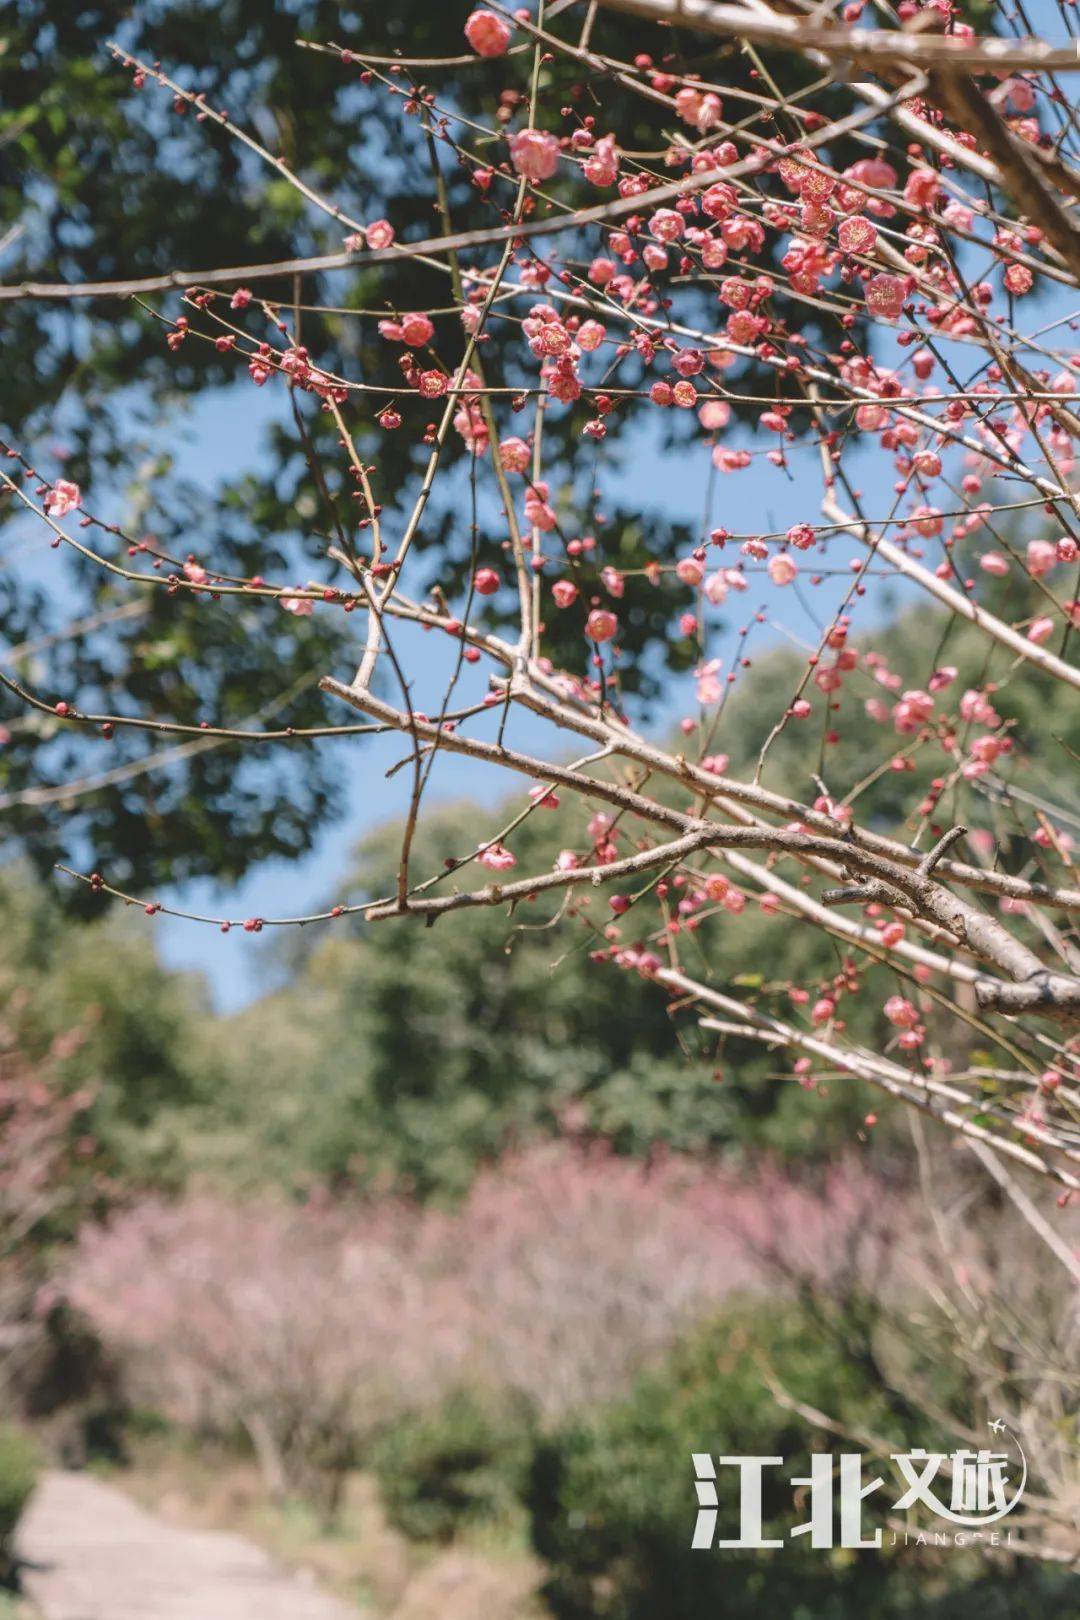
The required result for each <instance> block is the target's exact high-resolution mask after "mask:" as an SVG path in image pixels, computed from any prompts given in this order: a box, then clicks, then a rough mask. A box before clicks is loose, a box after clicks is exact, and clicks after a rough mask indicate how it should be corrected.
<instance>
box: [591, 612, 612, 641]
mask: <svg viewBox="0 0 1080 1620" xmlns="http://www.w3.org/2000/svg"><path fill="white" fill-rule="evenodd" d="M618 629H619V621H618V619H617V618H616V617H615V615H614V613H612V612H611V610H610V608H593V610H592V612H591V613H590V614H589V617H588V618H587V619H586V620H585V634H586V635H587V636H588V637H589V638H590V640H592V641H610V640H611V638H612V636H614V635H616V634H617V632H618Z"/></svg>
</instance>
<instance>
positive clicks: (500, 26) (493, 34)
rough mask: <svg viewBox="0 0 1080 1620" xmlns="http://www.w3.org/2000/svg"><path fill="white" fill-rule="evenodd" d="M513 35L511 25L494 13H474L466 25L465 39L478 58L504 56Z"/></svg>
mask: <svg viewBox="0 0 1080 1620" xmlns="http://www.w3.org/2000/svg"><path fill="white" fill-rule="evenodd" d="M512 33H513V30H512V28H511V27H510V24H509V23H508V22H506V21H505V19H504V18H502V17H497V16H496V15H495V13H494V12H493V11H484V10H480V11H474V12H473V14H472V16H471V17H469V18H468V19H467V20H466V23H465V38H466V39H467V40H468V42H469V44H470V45H471V46H472V48H473V50H474V51H475V52H476V54H477V56H503V55H505V53H506V48H507V46H508V45H509V44H510V36H511V34H512Z"/></svg>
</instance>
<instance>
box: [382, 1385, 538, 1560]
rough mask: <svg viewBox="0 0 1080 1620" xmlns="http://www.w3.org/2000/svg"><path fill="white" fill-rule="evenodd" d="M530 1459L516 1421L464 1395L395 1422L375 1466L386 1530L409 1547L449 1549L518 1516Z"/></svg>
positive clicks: (525, 1432)
mask: <svg viewBox="0 0 1080 1620" xmlns="http://www.w3.org/2000/svg"><path fill="white" fill-rule="evenodd" d="M529 1453H530V1440H529V1435H528V1430H527V1428H526V1426H525V1423H524V1421H523V1420H522V1417H521V1415H520V1414H518V1415H515V1414H514V1413H512V1412H510V1411H508V1410H506V1409H505V1408H502V1409H495V1408H493V1407H491V1406H485V1405H483V1404H481V1402H480V1401H478V1400H477V1399H476V1398H474V1397H473V1396H470V1395H467V1394H461V1395H458V1396H455V1397H454V1398H452V1399H451V1400H449V1401H447V1402H446V1403H445V1404H444V1405H443V1406H441V1407H439V1408H438V1409H437V1410H435V1411H433V1412H430V1413H426V1414H423V1415H420V1416H417V1417H415V1418H411V1419H405V1420H403V1421H401V1422H398V1423H395V1424H394V1425H393V1427H392V1428H391V1429H389V1430H388V1431H387V1432H386V1434H384V1436H383V1437H382V1438H381V1439H380V1441H379V1442H378V1443H377V1445H376V1448H375V1452H374V1456H373V1466H374V1468H375V1472H376V1474H377V1476H378V1480H379V1490H380V1494H381V1498H382V1502H383V1506H384V1507H385V1509H386V1512H387V1515H388V1517H389V1519H390V1522H391V1524H393V1525H394V1526H395V1527H396V1528H397V1529H398V1530H401V1531H402V1532H403V1533H404V1534H405V1535H407V1536H409V1537H410V1538H411V1539H412V1540H414V1541H428V1542H448V1541H451V1540H453V1539H454V1538H455V1537H456V1536H458V1535H460V1534H461V1533H462V1532H464V1531H467V1530H470V1529H473V1528H475V1527H477V1526H480V1525H499V1524H503V1525H505V1524H506V1522H507V1521H508V1520H510V1519H512V1518H513V1517H515V1516H517V1515H519V1514H520V1511H521V1509H520V1501H521V1496H522V1493H523V1491H524V1486H525V1479H526V1474H527V1471H528V1462H529Z"/></svg>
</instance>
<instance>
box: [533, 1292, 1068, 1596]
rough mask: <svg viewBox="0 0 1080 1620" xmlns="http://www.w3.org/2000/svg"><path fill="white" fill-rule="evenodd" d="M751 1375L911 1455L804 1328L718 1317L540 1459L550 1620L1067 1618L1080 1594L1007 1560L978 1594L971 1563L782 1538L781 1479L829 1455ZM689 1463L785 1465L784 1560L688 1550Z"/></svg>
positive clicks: (872, 1398) (850, 1372) (793, 1517)
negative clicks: (729, 1458)
mask: <svg viewBox="0 0 1080 1620" xmlns="http://www.w3.org/2000/svg"><path fill="white" fill-rule="evenodd" d="M766 1370H767V1372H768V1374H769V1375H770V1376H773V1377H775V1378H776V1379H777V1380H778V1381H779V1383H780V1384H781V1385H782V1386H783V1388H784V1389H785V1390H786V1391H787V1393H788V1394H789V1395H790V1396H792V1397H794V1398H795V1399H796V1400H799V1401H803V1402H806V1403H807V1404H808V1405H810V1406H813V1407H816V1408H817V1409H819V1410H821V1411H823V1412H825V1413H826V1414H828V1415H829V1416H830V1417H831V1418H834V1419H835V1420H836V1421H838V1422H840V1423H841V1424H842V1425H847V1426H849V1427H850V1428H852V1429H855V1430H858V1429H859V1428H860V1427H865V1429H867V1430H869V1431H871V1432H877V1433H881V1434H883V1435H887V1436H888V1437H889V1439H890V1440H892V1439H894V1438H895V1440H896V1441H897V1442H902V1441H905V1439H906V1438H907V1439H908V1440H910V1443H911V1444H917V1443H918V1439H917V1437H916V1436H915V1435H914V1434H910V1435H906V1433H905V1426H904V1425H903V1424H902V1423H901V1422H900V1421H899V1420H898V1418H897V1416H896V1414H895V1412H890V1411H888V1410H887V1408H886V1407H885V1405H884V1402H883V1399H882V1392H881V1389H880V1386H879V1385H878V1384H877V1383H876V1382H875V1381H874V1380H873V1379H871V1378H869V1377H868V1376H866V1374H865V1373H864V1372H863V1371H861V1370H860V1368H859V1367H858V1365H856V1364H854V1363H852V1362H850V1361H849V1360H847V1359H846V1357H845V1354H844V1349H843V1346H842V1344H838V1343H837V1342H835V1341H833V1340H831V1339H826V1338H824V1337H823V1336H822V1334H821V1333H820V1331H819V1329H818V1327H817V1325H816V1324H815V1322H814V1321H813V1320H811V1319H807V1318H805V1317H803V1316H802V1315H801V1314H800V1313H799V1312H797V1311H794V1310H791V1309H788V1308H780V1307H777V1308H774V1309H772V1310H769V1311H764V1310H762V1308H761V1307H758V1308H756V1309H755V1310H753V1311H749V1310H747V1311H743V1312H738V1313H735V1314H732V1315H729V1316H725V1317H724V1318H722V1319H721V1320H720V1321H718V1322H717V1323H716V1324H715V1325H714V1326H713V1327H712V1328H710V1329H709V1330H708V1331H706V1332H704V1333H702V1334H700V1335H699V1336H698V1337H697V1338H696V1339H695V1340H694V1341H692V1342H690V1343H687V1344H686V1345H684V1346H683V1347H681V1348H680V1349H679V1350H678V1351H677V1352H676V1353H675V1354H674V1355H673V1356H672V1357H671V1359H670V1360H669V1362H668V1363H667V1364H666V1365H665V1366H664V1367H663V1368H662V1369H661V1370H660V1371H658V1372H656V1373H653V1374H650V1375H648V1376H646V1377H645V1378H644V1379H643V1380H642V1381H641V1383H640V1384H639V1386H638V1388H637V1389H636V1391H635V1392H634V1394H633V1395H632V1396H631V1397H630V1398H629V1399H627V1400H626V1401H624V1402H622V1403H621V1404H619V1405H617V1406H614V1407H612V1408H609V1409H608V1410H607V1411H604V1412H601V1413H599V1414H597V1415H596V1416H595V1417H594V1418H593V1420H592V1421H591V1422H589V1423H587V1424H581V1425H579V1426H574V1427H570V1428H567V1429H565V1430H564V1431H563V1432H561V1433H560V1434H557V1435H555V1436H554V1437H552V1438H550V1439H549V1440H547V1441H546V1442H545V1443H543V1444H542V1445H541V1446H540V1447H539V1448H538V1450H537V1453H536V1456H535V1460H534V1464H533V1469H532V1476H531V1481H530V1490H529V1505H530V1509H531V1513H532V1522H533V1536H534V1541H535V1545H536V1549H537V1551H538V1552H539V1554H540V1555H541V1556H542V1557H543V1558H544V1559H545V1560H546V1561H547V1563H548V1565H549V1566H550V1571H551V1574H550V1578H549V1581H548V1583H547V1586H546V1589H545V1595H546V1597H547V1601H548V1603H549V1604H550V1607H551V1611H552V1613H553V1615H555V1616H556V1617H557V1620H654V1617H656V1616H660V1615H662V1616H663V1620H701V1617H702V1616H705V1615H708V1616H709V1620H758V1617H760V1616H765V1615H767V1616H770V1617H771V1616H773V1615H777V1616H779V1615H783V1616H785V1617H786V1620H863V1617H864V1616H867V1615H874V1616H875V1617H882V1620H884V1617H890V1620H891V1617H897V1620H899V1617H901V1616H903V1617H905V1620H906V1617H909V1616H910V1617H912V1620H914V1617H915V1616H920V1617H925V1616H933V1617H935V1620H938V1617H940V1620H945V1617H946V1616H949V1617H962V1620H985V1617H991V1620H998V1617H1000V1620H1007V1617H1008V1620H1011V1617H1014V1616H1021V1617H1023V1620H1043V1617H1044V1616H1046V1615H1049V1614H1050V1613H1055V1612H1056V1613H1062V1614H1064V1613H1071V1612H1073V1606H1074V1605H1075V1604H1076V1602H1077V1601H1078V1600H1080V1581H1078V1580H1077V1578H1076V1577H1075V1576H1067V1575H1065V1576H1061V1575H1058V1574H1056V1573H1054V1572H1050V1573H1045V1572H1043V1571H1040V1570H1035V1569H1033V1568H1032V1567H1031V1566H1030V1565H1028V1564H1026V1563H1025V1561H1024V1560H1022V1559H1021V1560H1019V1561H1018V1567H1017V1568H1015V1569H1008V1570H1004V1571H1002V1570H999V1569H997V1568H995V1571H994V1573H993V1576H992V1578H991V1577H988V1576H987V1574H986V1564H985V1561H984V1558H983V1555H982V1553H976V1554H975V1555H974V1557H968V1556H966V1555H965V1554H964V1553H963V1552H961V1551H955V1550H953V1549H949V1550H948V1551H946V1552H945V1553H944V1554H943V1555H942V1557H941V1559H940V1560H935V1558H934V1556H933V1553H930V1554H928V1553H927V1552H926V1550H925V1549H910V1550H908V1551H907V1552H905V1550H904V1549H903V1548H902V1546H901V1547H897V1548H891V1547H889V1546H888V1545H887V1544H886V1545H883V1547H882V1548H881V1549H880V1550H868V1551H865V1552H856V1551H843V1550H839V1549H837V1550H834V1551H831V1552H830V1551H821V1550H818V1551H815V1550H813V1549H811V1548H809V1547H807V1545H806V1538H805V1537H800V1538H797V1539H796V1540H795V1541H790V1540H787V1539H786V1537H787V1536H788V1534H789V1532H790V1529H791V1527H792V1526H793V1525H794V1524H797V1523H800V1522H802V1520H803V1519H804V1518H805V1517H806V1503H805V1501H803V1500H800V1502H799V1503H797V1504H796V1503H795V1502H794V1501H793V1497H792V1489H791V1486H790V1484H788V1483H787V1481H788V1479H789V1478H790V1477H792V1476H796V1475H805V1474H806V1473H807V1472H808V1469H809V1453H810V1452H811V1451H813V1450H817V1451H838V1450H840V1449H843V1444H842V1442H841V1441H839V1440H838V1439H837V1438H836V1437H835V1436H834V1435H831V1434H828V1433H815V1431H814V1429H813V1427H812V1426H811V1425H810V1424H809V1423H808V1422H807V1421H806V1420H805V1419H804V1418H803V1417H801V1416H798V1415H795V1414H793V1413H791V1412H790V1411H786V1410H785V1409H783V1408H782V1407H781V1406H779V1405H778V1404H777V1403H776V1401H775V1400H774V1399H773V1397H772V1395H771V1394H770V1392H769V1390H768V1388H767V1385H766V1381H765V1376H764V1374H765V1372H766ZM926 1421H927V1420H926V1419H925V1418H923V1419H922V1420H921V1422H922V1425H923V1429H925V1424H926ZM924 1440H925V1435H924ZM695 1451H709V1452H711V1453H712V1454H713V1455H714V1456H715V1455H721V1454H726V1455H733V1456H737V1455H746V1456H778V1457H784V1458H785V1459H786V1463H787V1466H786V1467H785V1468H782V1469H780V1468H776V1469H766V1470H765V1473H764V1481H765V1486H764V1496H763V1501H764V1528H763V1535H764V1536H765V1537H766V1538H768V1537H770V1536H772V1537H776V1538H778V1539H781V1538H783V1539H784V1546H783V1547H782V1548H778V1549H775V1550H768V1551H762V1552H740V1551H732V1550H715V1549H714V1550H711V1551H693V1550H692V1549H691V1535H692V1531H693V1526H694V1518H695V1513H696V1502H695V1495H694V1488H693V1464H692V1462H691V1453H692V1452H695ZM868 1470H869V1464H867V1466H866V1470H864V1472H865V1477H866V1478H867V1479H869V1478H870V1477H872V1475H871V1474H870V1473H869V1471H868ZM733 1477H734V1476H733ZM887 1484H888V1481H886V1485H887ZM736 1489H737V1488H736ZM720 1490H721V1497H720V1500H721V1519H720V1524H721V1530H720V1534H721V1535H724V1534H727V1535H735V1534H737V1525H738V1504H737V1496H736V1495H735V1494H732V1492H731V1491H729V1492H728V1494H727V1496H726V1497H725V1495H724V1494H723V1490H724V1486H723V1483H721V1487H720ZM880 1494H881V1497H882V1498H884V1496H885V1491H882V1493H880ZM874 1501H875V1498H874V1497H870V1498H868V1500H867V1503H866V1505H865V1508H864V1521H863V1522H864V1531H865V1533H866V1534H869V1533H870V1532H871V1531H872V1530H873V1529H874V1528H875V1527H876V1526H878V1525H881V1524H882V1522H883V1521H882V1518H881V1516H880V1511H879V1513H878V1516H877V1517H876V1518H875V1511H874ZM725 1527H726V1528H725ZM885 1540H886V1542H887V1537H886V1538H885ZM1055 1605H1058V1607H1056V1608H1055Z"/></svg>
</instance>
